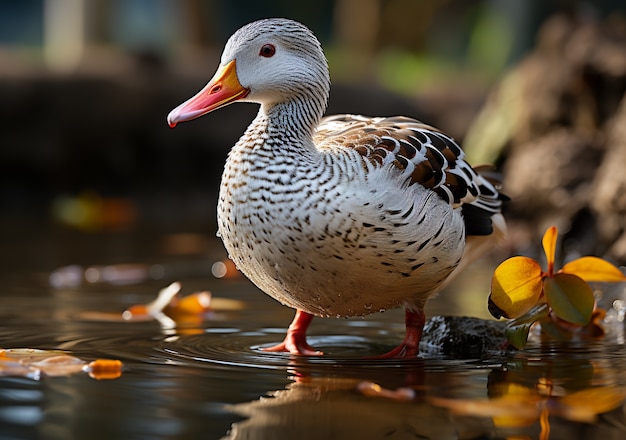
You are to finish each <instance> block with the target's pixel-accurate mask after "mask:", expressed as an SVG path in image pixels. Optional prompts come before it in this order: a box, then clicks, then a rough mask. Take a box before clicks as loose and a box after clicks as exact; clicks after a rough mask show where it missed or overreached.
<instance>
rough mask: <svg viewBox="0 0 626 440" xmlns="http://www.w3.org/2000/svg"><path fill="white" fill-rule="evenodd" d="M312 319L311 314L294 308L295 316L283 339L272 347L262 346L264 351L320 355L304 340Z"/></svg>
mask: <svg viewBox="0 0 626 440" xmlns="http://www.w3.org/2000/svg"><path fill="white" fill-rule="evenodd" d="M312 320H313V315H311V314H309V313H307V312H303V311H302V310H296V316H295V317H294V318H293V321H292V322H291V324H290V325H289V328H288V329H287V336H285V340H284V341H283V342H281V343H280V344H278V345H274V346H273V347H268V348H264V349H263V350H264V351H272V352H276V351H285V352H289V353H291V354H299V355H305V356H320V355H322V354H323V353H322V352H321V351H318V350H316V349H315V348H313V347H311V346H310V345H309V344H308V343H307V342H306V330H307V328H308V327H309V325H310V324H311V321H312Z"/></svg>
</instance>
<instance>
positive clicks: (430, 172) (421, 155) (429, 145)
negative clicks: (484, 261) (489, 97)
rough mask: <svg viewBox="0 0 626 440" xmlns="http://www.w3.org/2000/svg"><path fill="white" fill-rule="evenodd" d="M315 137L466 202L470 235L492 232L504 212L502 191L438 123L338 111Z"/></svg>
mask: <svg viewBox="0 0 626 440" xmlns="http://www.w3.org/2000/svg"><path fill="white" fill-rule="evenodd" d="M314 140H315V142H316V144H317V146H318V148H320V149H321V150H324V149H329V148H330V149H332V148H351V149H354V150H356V151H357V152H358V153H359V154H360V155H361V156H362V157H363V158H364V159H366V160H367V161H368V162H369V163H370V164H372V165H374V166H383V165H386V164H392V165H393V166H395V167H396V168H397V169H398V170H399V171H401V172H406V173H407V174H408V183H409V184H410V185H412V184H419V185H421V186H423V187H424V188H426V189H430V190H432V191H434V192H435V193H436V194H437V195H438V196H439V197H441V198H442V199H443V200H444V201H446V202H448V203H450V204H451V205H452V206H454V207H459V206H462V207H463V211H464V220H465V223H466V228H467V234H468V235H488V234H490V233H491V232H492V225H491V220H490V218H491V216H492V215H493V214H494V213H496V212H499V210H500V206H501V198H502V197H501V196H500V194H499V193H498V191H497V190H496V189H495V187H494V186H493V185H492V184H491V183H490V182H489V181H488V180H487V179H486V178H484V177H482V176H481V175H480V174H479V173H478V172H476V170H474V169H473V168H472V167H471V166H470V165H469V164H468V163H467V162H466V161H465V154H464V152H463V150H461V148H460V147H459V146H458V144H457V143H456V142H455V141H454V139H452V138H451V137H449V136H447V135H446V134H444V133H442V132H441V131H439V130H437V129H436V128H434V127H431V126H429V125H426V124H423V123H421V122H419V121H417V120H415V119H411V118H407V117H401V116H397V117H389V118H368V117H364V116H355V115H337V116H331V117H327V118H324V119H323V120H322V121H321V123H320V126H319V128H318V130H317V132H316V134H315V137H314Z"/></svg>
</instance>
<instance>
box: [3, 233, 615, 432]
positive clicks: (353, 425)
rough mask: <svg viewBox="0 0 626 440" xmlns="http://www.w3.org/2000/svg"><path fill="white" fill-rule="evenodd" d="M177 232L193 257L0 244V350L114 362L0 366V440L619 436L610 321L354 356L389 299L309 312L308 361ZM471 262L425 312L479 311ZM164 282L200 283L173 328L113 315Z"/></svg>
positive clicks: (106, 245)
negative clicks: (485, 345)
mask: <svg viewBox="0 0 626 440" xmlns="http://www.w3.org/2000/svg"><path fill="white" fill-rule="evenodd" d="M193 237H196V238H197V239H198V240H200V241H202V240H206V241H207V243H208V244H207V246H206V249H204V251H202V252H200V253H196V254H193V255H190V254H189V253H186V252H182V251H181V252H179V251H176V252H174V251H172V248H171V246H170V245H171V243H172V242H176V240H177V239H178V240H179V243H180V242H181V240H182V241H185V240H187V241H188V239H189V236H181V235H170V234H162V233H157V232H154V233H144V234H142V235H140V236H139V237H137V236H136V235H132V234H131V235H123V234H122V235H108V236H107V235H97V234H96V235H83V234H76V233H69V232H67V231H61V232H59V231H56V230H53V231H51V232H46V231H43V232H39V235H37V236H35V237H31V239H29V240H26V239H22V238H20V236H19V235H17V236H12V237H6V239H5V240H3V241H4V242H5V245H6V246H5V247H4V249H5V252H4V256H3V259H2V260H0V261H2V270H1V271H0V274H1V276H2V291H1V292H0V348H5V349H15V348H31V349H41V350H62V351H63V353H66V354H68V355H71V356H75V357H77V358H80V359H82V360H85V361H86V362H89V361H91V360H94V359H98V358H106V359H118V360H121V361H122V362H123V368H122V371H121V375H120V376H119V377H118V378H116V379H109V380H106V379H101V380H97V379H94V378H92V377H90V376H89V375H88V374H86V373H80V372H79V373H74V374H66V375H60V376H55V377H53V376H50V375H46V374H43V375H40V376H35V377H33V376H28V375H20V374H11V373H10V372H8V371H6V369H5V371H4V372H3V375H0V438H1V439H40V438H41V439H57V438H58V439H69V438H91V439H100V438H102V439H113V438H118V439H122V438H124V439H125V438H129V439H130V438H146V439H161V438H162V439H178V438H207V439H221V438H224V439H295V438H297V439H309V438H310V439H330V438H360V439H383V438H384V439H405V438H407V439H413V438H432V439H453V438H461V439H500V438H502V439H504V438H516V439H520V438H530V439H535V438H537V439H539V438H543V439H547V438H552V439H560V438H568V439H603V440H610V439H622V438H624V436H625V435H626V416H625V410H624V403H623V401H624V396H626V394H625V393H624V389H625V387H626V373H625V371H626V354H625V353H626V352H625V350H624V345H623V344H624V343H623V323H622V322H617V323H614V324H613V325H612V327H611V331H610V334H609V336H608V337H607V338H606V339H604V340H602V341H600V342H594V343H585V344H583V343H571V344H566V345H563V344H560V345H559V344H539V343H533V344H531V345H530V346H529V348H528V349H526V350H524V351H521V352H510V353H507V354H502V353H484V354H483V355H481V356H476V357H472V358H463V359H459V358H451V357H449V356H446V355H445V354H442V353H440V352H438V351H437V350H433V349H429V347H423V351H422V354H421V356H420V358H419V359H415V360H410V361H402V362H399V361H393V360H371V359H365V357H367V356H371V355H376V354H380V353H384V352H386V351H387V350H388V349H390V348H391V347H393V346H394V345H395V344H397V343H398V342H399V340H400V339H401V338H402V335H403V324H402V321H403V316H402V312H401V311H399V310H395V311H388V312H386V313H383V314H375V315H371V316H369V317H367V318H365V319H359V318H357V319H351V320H345V319H325V320H322V319H318V320H315V321H314V323H313V325H312V327H311V332H310V334H311V337H310V342H311V343H312V345H314V346H316V347H317V348H319V349H321V350H323V351H324V352H325V353H326V355H325V356H324V357H294V356H290V355H287V354H276V353H266V352H263V351H262V347H263V346H266V345H270V344H272V343H277V342H279V341H280V340H281V339H282V337H283V335H284V331H285V327H286V326H287V325H288V323H289V321H290V320H291V318H292V312H291V311H290V310H288V309H286V308H284V307H281V306H280V305H278V304H277V303H276V302H275V301H273V300H271V299H270V298H268V297H266V296H265V295H263V294H261V293H260V292H259V291H258V290H257V289H256V288H255V287H253V286H252V285H250V284H249V283H248V282H247V281H246V280H245V279H243V278H232V279H216V278H215V277H213V276H212V275H211V271H210V267H211V263H212V262H213V261H219V260H220V259H222V258H224V255H223V251H222V250H221V247H220V246H219V243H217V242H216V241H214V240H212V239H207V238H206V237H203V236H192V238H193ZM183 238H184V240H183ZM172 240H173V241H172ZM187 241H185V242H187ZM192 241H193V240H192ZM168 243H169V244H168ZM168 246H169V247H168ZM179 250H180V249H179ZM121 263H132V265H131V266H123V268H125V269H128V268H135V269H138V271H137V272H136V273H135V275H134V278H133V276H130V278H126V279H124V280H123V281H124V282H123V283H122V282H118V283H115V282H113V283H112V282H111V280H109V281H108V282H91V283H90V282H87V281H85V280H84V279H71V277H70V279H69V281H68V279H65V280H64V282H62V283H59V282H58V280H57V281H54V279H53V282H52V284H54V285H51V278H50V275H51V274H52V273H57V274H58V273H59V272H54V271H55V270H56V269H58V268H59V267H67V265H68V264H82V265H83V266H82V268H81V269H80V270H79V271H78V273H79V274H81V276H82V275H84V269H85V268H86V267H88V266H89V265H96V264H102V265H110V264H121ZM75 269H76V268H74V269H72V270H75ZM470 270H473V272H471V273H470V275H468V277H467V278H465V279H464V280H463V281H462V282H461V283H457V284H455V285H454V286H452V288H451V289H449V291H448V292H446V293H444V294H443V295H442V296H441V297H439V298H437V299H436V300H435V301H433V303H432V304H431V305H430V306H429V310H428V313H429V315H431V316H432V315H434V314H468V315H481V314H482V316H486V305H485V302H486V296H487V293H486V292H485V291H484V289H485V287H484V286H485V284H484V283H486V282H487V283H488V275H489V270H490V268H486V269H485V268H481V267H480V266H478V267H476V268H474V269H470ZM125 273H126V274H129V273H131V272H125ZM119 280H120V279H118V281H119ZM174 280H178V281H180V282H181V283H182V286H183V293H185V294H187V293H192V292H195V291H199V290H210V291H211V292H212V294H213V297H214V300H215V301H216V303H215V304H216V306H215V309H214V310H212V311H211V312H210V313H207V314H204V315H202V317H201V319H196V320H195V321H194V320H191V321H190V320H187V321H186V322H178V324H177V325H176V326H171V325H168V324H164V323H162V322H161V323H159V322H157V321H155V320H146V321H132V322H126V321H123V320H121V319H117V318H115V317H117V316H120V315H121V312H122V311H123V310H125V309H127V308H128V307H130V306H131V305H134V304H142V303H148V302H150V301H152V300H153V299H154V298H155V296H156V293H157V292H158V291H159V289H161V288H163V287H164V286H165V285H167V284H168V283H170V282H172V281H174ZM486 285H487V286H488V284H486ZM475 286H482V287H477V288H476V287H475ZM218 299H219V300H220V301H222V300H223V301H222V302H221V303H220V302H219V301H217V300H218ZM220 304H221V305H220ZM55 353H56V352H55ZM0 360H1V358H0ZM0 371H2V370H0Z"/></svg>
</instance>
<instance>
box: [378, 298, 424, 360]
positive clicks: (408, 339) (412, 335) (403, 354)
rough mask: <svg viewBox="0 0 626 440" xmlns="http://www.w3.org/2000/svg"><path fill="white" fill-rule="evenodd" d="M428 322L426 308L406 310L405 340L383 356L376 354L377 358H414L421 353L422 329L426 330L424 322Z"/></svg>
mask: <svg viewBox="0 0 626 440" xmlns="http://www.w3.org/2000/svg"><path fill="white" fill-rule="evenodd" d="M425 323H426V315H425V314H424V310H422V309H418V310H409V309H406V311H405V324H406V335H405V336H404V341H402V343H401V344H400V345H398V346H397V347H396V348H394V349H393V350H391V351H390V352H388V353H385V354H383V355H382V356H376V359H390V358H404V359H408V358H414V357H416V356H417V354H418V353H419V348H420V339H422V331H423V330H424V324H425Z"/></svg>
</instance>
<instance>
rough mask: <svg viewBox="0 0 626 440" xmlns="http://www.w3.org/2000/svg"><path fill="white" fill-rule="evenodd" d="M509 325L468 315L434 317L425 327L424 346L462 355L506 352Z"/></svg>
mask: <svg viewBox="0 0 626 440" xmlns="http://www.w3.org/2000/svg"><path fill="white" fill-rule="evenodd" d="M505 326H506V322H505V321H490V320H485V319H479V318H469V317H465V316H433V317H432V318H430V319H429V320H428V322H426V325H425V326H424V334H423V336H422V342H421V344H422V347H421V348H422V350H424V349H425V350H427V351H429V350H436V351H438V352H440V353H441V354H443V355H445V356H452V357H460V358H469V357H481V356H483V355H485V354H494V353H503V352H504V351H505V350H506V347H507V344H506V338H505V337H504V327H505Z"/></svg>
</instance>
